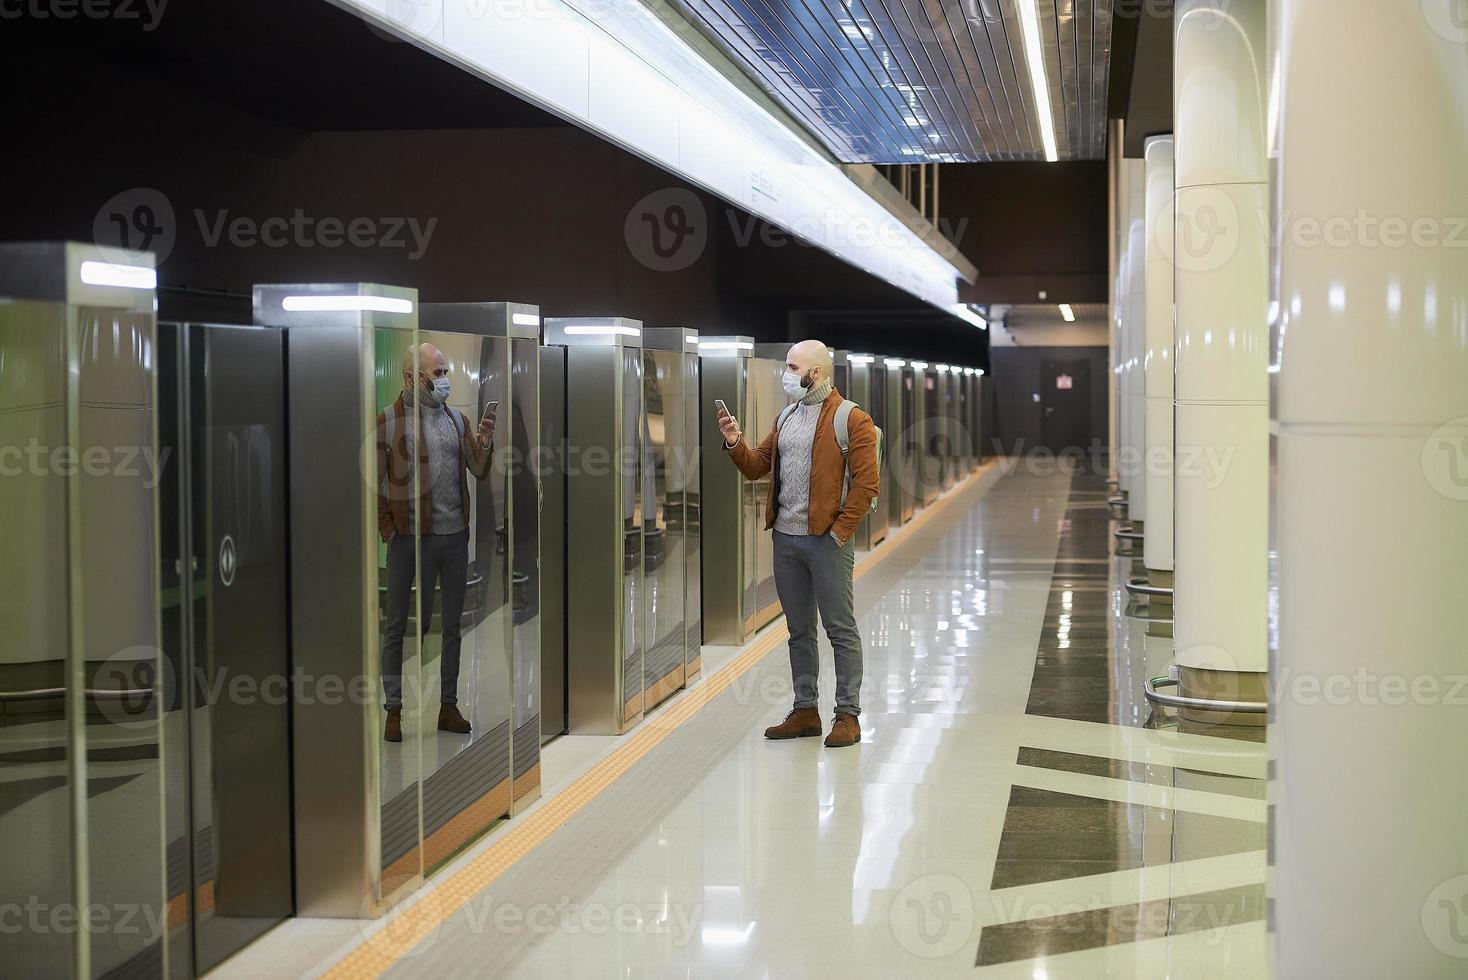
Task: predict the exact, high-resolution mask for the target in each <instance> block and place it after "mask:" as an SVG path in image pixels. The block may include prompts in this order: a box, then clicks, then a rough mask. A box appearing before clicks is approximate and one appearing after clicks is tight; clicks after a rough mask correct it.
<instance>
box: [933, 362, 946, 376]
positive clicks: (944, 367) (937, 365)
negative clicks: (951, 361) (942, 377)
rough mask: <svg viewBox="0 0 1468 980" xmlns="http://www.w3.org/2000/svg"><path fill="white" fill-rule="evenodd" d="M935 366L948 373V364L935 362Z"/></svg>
mask: <svg viewBox="0 0 1468 980" xmlns="http://www.w3.org/2000/svg"><path fill="white" fill-rule="evenodd" d="M933 367H935V368H937V369H938V370H939V371H942V372H943V373H944V374H947V373H948V365H947V364H934V365H933Z"/></svg>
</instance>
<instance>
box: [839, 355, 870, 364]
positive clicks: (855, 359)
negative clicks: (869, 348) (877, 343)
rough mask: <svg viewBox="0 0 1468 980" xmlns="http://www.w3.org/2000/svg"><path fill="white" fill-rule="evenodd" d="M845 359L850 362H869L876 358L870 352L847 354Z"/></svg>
mask: <svg viewBox="0 0 1468 980" xmlns="http://www.w3.org/2000/svg"><path fill="white" fill-rule="evenodd" d="M846 360H847V362H848V363H851V364H871V363H872V362H873V361H875V360H876V358H875V357H873V356H872V355H870V354H848V355H846Z"/></svg>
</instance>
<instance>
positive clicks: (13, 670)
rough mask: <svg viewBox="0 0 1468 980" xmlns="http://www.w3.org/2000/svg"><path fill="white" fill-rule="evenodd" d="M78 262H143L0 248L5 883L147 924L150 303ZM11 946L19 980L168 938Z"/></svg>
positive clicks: (159, 691)
mask: <svg viewBox="0 0 1468 980" xmlns="http://www.w3.org/2000/svg"><path fill="white" fill-rule="evenodd" d="M85 261H107V262H111V263H116V264H120V265H126V266H128V267H130V268H133V269H141V270H144V271H146V270H147V269H149V268H151V266H152V265H153V262H152V256H150V255H147V254H143V253H126V252H121V251H120V250H112V251H109V252H105V253H103V252H99V251H98V250H97V249H96V248H95V247H92V246H81V245H69V244H41V245H25V246H0V297H5V300H4V301H3V302H0V456H3V458H0V463H3V466H4V467H5V471H6V472H5V477H4V479H0V531H3V538H4V540H5V542H6V549H7V550H6V558H7V561H6V562H5V563H4V571H3V572H0V595H3V596H4V597H5V600H4V601H3V602H0V787H3V789H0V831H3V833H0V881H4V882H5V891H6V894H8V895H10V896H12V897H15V898H16V900H18V901H19V900H21V899H24V901H25V902H26V903H30V902H42V903H46V907H48V908H50V909H51V910H52V911H53V912H54V911H55V910H56V909H57V908H71V909H77V910H79V909H86V908H90V907H94V906H96V907H100V908H102V909H104V910H107V909H111V910H114V911H115V910H117V909H120V908H130V909H132V910H134V911H135V912H136V915H137V919H138V920H139V921H140V922H150V921H153V922H156V921H162V920H163V917H164V915H165V907H166V897H165V895H164V887H163V881H164V866H163V853H164V850H163V831H164V813H163V800H164V792H163V773H162V771H161V766H160V759H161V757H162V751H161V745H162V740H163V711H162V702H163V695H164V694H165V691H166V683H165V679H164V669H163V659H162V656H161V652H160V649H159V646H160V642H161V636H160V626H159V616H158V598H159V582H158V575H157V568H158V560H159V559H158V552H159V537H158V527H157V512H158V481H157V467H158V465H159V458H160V453H159V450H158V444H157V437H156V429H157V414H156V412H157V408H156V405H157V403H156V395H155V383H156V378H155V374H154V364H155V358H156V356H157V349H156V327H155V319H154V315H153V313H152V310H153V308H154V294H153V290H152V289H151V288H138V289H126V288H121V287H116V288H113V287H95V286H89V285H87V284H86V283H84V282H83V281H82V280H81V278H80V273H81V263H82V262H85ZM32 598H33V599H36V600H37V601H35V602H34V603H31V602H29V601H23V600H29V599H32ZM53 921H54V919H53ZM7 931H9V932H11V935H8V936H7V938H6V943H5V969H6V971H7V972H9V973H14V974H15V975H17V976H47V975H59V976H65V975H70V976H83V977H89V976H98V975H102V974H105V973H108V972H110V971H114V970H120V971H133V970H135V971H138V972H140V973H147V974H154V975H156V974H160V973H163V972H164V971H165V970H166V969H167V966H168V963H167V959H168V957H167V952H166V950H165V947H164V945H163V943H162V941H161V940H162V939H163V938H164V937H162V936H160V935H159V934H157V933H156V932H154V931H152V930H149V929H146V928H140V929H136V930H132V931H128V932H124V931H123V930H120V929H93V930H84V929H74V930H73V929H63V928H54V929H20V930H7Z"/></svg>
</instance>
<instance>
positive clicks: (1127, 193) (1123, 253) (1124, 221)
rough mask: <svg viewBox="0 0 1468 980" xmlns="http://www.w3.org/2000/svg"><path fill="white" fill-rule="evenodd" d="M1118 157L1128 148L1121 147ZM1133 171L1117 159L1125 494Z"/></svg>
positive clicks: (1122, 477)
mask: <svg viewBox="0 0 1468 980" xmlns="http://www.w3.org/2000/svg"><path fill="white" fill-rule="evenodd" d="M1117 152H1118V154H1120V153H1122V152H1124V148H1118V151H1117ZM1131 189H1132V184H1131V169H1130V165H1129V164H1128V162H1127V160H1126V158H1125V157H1122V158H1121V159H1119V160H1117V181H1116V250H1117V251H1116V255H1117V259H1116V282H1115V283H1114V288H1115V290H1116V310H1115V314H1116V319H1115V322H1114V323H1113V324H1112V328H1113V329H1114V330H1115V332H1116V439H1117V463H1116V480H1117V483H1118V485H1119V486H1120V487H1121V490H1122V492H1123V493H1124V494H1126V495H1128V496H1130V495H1131V492H1132V473H1133V471H1134V470H1135V467H1134V466H1133V465H1132V464H1131V463H1130V462H1129V460H1130V458H1131V456H1132V455H1133V453H1134V447H1133V446H1132V420H1131V398H1130V395H1131V386H1132V382H1131V332H1130V330H1129V328H1128V325H1129V324H1130V322H1131V320H1130V316H1131V313H1130V309H1131V292H1130V290H1131V286H1130V284H1131V262H1132V253H1131V241H1132V204H1131V199H1132V194H1131Z"/></svg>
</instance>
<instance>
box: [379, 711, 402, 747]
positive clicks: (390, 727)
mask: <svg viewBox="0 0 1468 980" xmlns="http://www.w3.org/2000/svg"><path fill="white" fill-rule="evenodd" d="M382 740H383V741H384V742H401V741H402V740H403V712H402V709H400V708H388V709H387V723H386V724H384V725H383V726H382Z"/></svg>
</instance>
